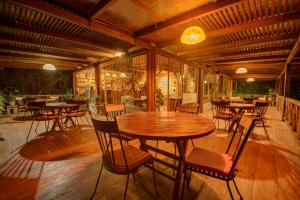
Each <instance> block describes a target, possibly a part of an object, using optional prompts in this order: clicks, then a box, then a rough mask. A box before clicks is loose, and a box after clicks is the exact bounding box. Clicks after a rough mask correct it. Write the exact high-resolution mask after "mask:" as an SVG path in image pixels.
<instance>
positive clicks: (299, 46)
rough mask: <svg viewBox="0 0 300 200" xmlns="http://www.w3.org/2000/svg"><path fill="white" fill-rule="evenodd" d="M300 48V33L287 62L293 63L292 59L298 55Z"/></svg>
mask: <svg viewBox="0 0 300 200" xmlns="http://www.w3.org/2000/svg"><path fill="white" fill-rule="evenodd" d="M299 49H300V34H299V37H298V39H297V41H296V43H295V45H294V47H293V49H292V51H291V53H290V55H289V57H288V59H287V61H286V64H290V63H292V61H293V59H294V58H295V56H296V54H297V52H298V51H299Z"/></svg>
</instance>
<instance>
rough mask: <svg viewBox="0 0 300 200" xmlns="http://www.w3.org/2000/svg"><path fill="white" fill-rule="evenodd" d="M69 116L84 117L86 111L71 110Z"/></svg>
mask: <svg viewBox="0 0 300 200" xmlns="http://www.w3.org/2000/svg"><path fill="white" fill-rule="evenodd" d="M67 116H68V117H83V116H85V112H77V111H76V112H71V113H68V114H67Z"/></svg>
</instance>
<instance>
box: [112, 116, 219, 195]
mask: <svg viewBox="0 0 300 200" xmlns="http://www.w3.org/2000/svg"><path fill="white" fill-rule="evenodd" d="M117 122H118V126H119V130H120V132H121V133H122V134H125V135H128V136H131V137H136V138H138V139H139V140H140V142H141V146H140V148H141V149H142V150H144V151H149V150H151V151H154V152H157V153H159V154H161V155H164V156H166V157H168V158H171V159H175V160H177V161H178V165H177V166H174V165H173V164H171V163H168V162H167V161H165V160H163V159H159V158H158V157H154V160H155V161H156V162H158V163H160V164H162V165H164V166H166V167H168V168H172V169H173V170H175V171H176V175H175V176H173V175H171V174H169V173H166V172H165V171H162V170H160V169H157V168H155V171H156V172H158V173H159V174H161V175H163V176H165V177H167V178H169V179H170V180H172V181H174V182H175V184H174V188H173V198H174V199H178V198H179V191H180V183H181V177H182V168H183V163H184V159H185V153H186V149H187V144H188V140H190V139H195V138H201V137H204V136H207V135H209V134H211V133H212V132H213V131H214V130H215V128H216V127H215V123H214V122H213V121H212V120H210V119H208V118H205V117H201V116H196V115H189V114H182V113H176V112H139V113H129V114H126V115H122V116H119V117H117ZM147 140H163V141H170V142H174V143H175V144H176V146H177V149H178V154H179V155H175V154H172V153H170V152H167V151H165V150H163V149H159V148H157V147H154V146H151V145H149V144H147ZM148 167H149V166H148Z"/></svg>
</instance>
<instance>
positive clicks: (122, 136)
mask: <svg viewBox="0 0 300 200" xmlns="http://www.w3.org/2000/svg"><path fill="white" fill-rule="evenodd" d="M111 137H113V138H119V136H118V134H116V133H112V135H111ZM120 139H121V140H124V141H130V140H134V139H135V138H134V137H130V136H127V135H123V134H120Z"/></svg>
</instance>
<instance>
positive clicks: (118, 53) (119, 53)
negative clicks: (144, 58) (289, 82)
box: [115, 51, 125, 57]
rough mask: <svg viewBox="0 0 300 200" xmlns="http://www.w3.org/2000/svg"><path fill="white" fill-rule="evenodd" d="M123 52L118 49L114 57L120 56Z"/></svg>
mask: <svg viewBox="0 0 300 200" xmlns="http://www.w3.org/2000/svg"><path fill="white" fill-rule="evenodd" d="M124 54H125V53H123V52H120V51H118V52H116V53H115V57H121V56H122V55H124Z"/></svg>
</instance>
